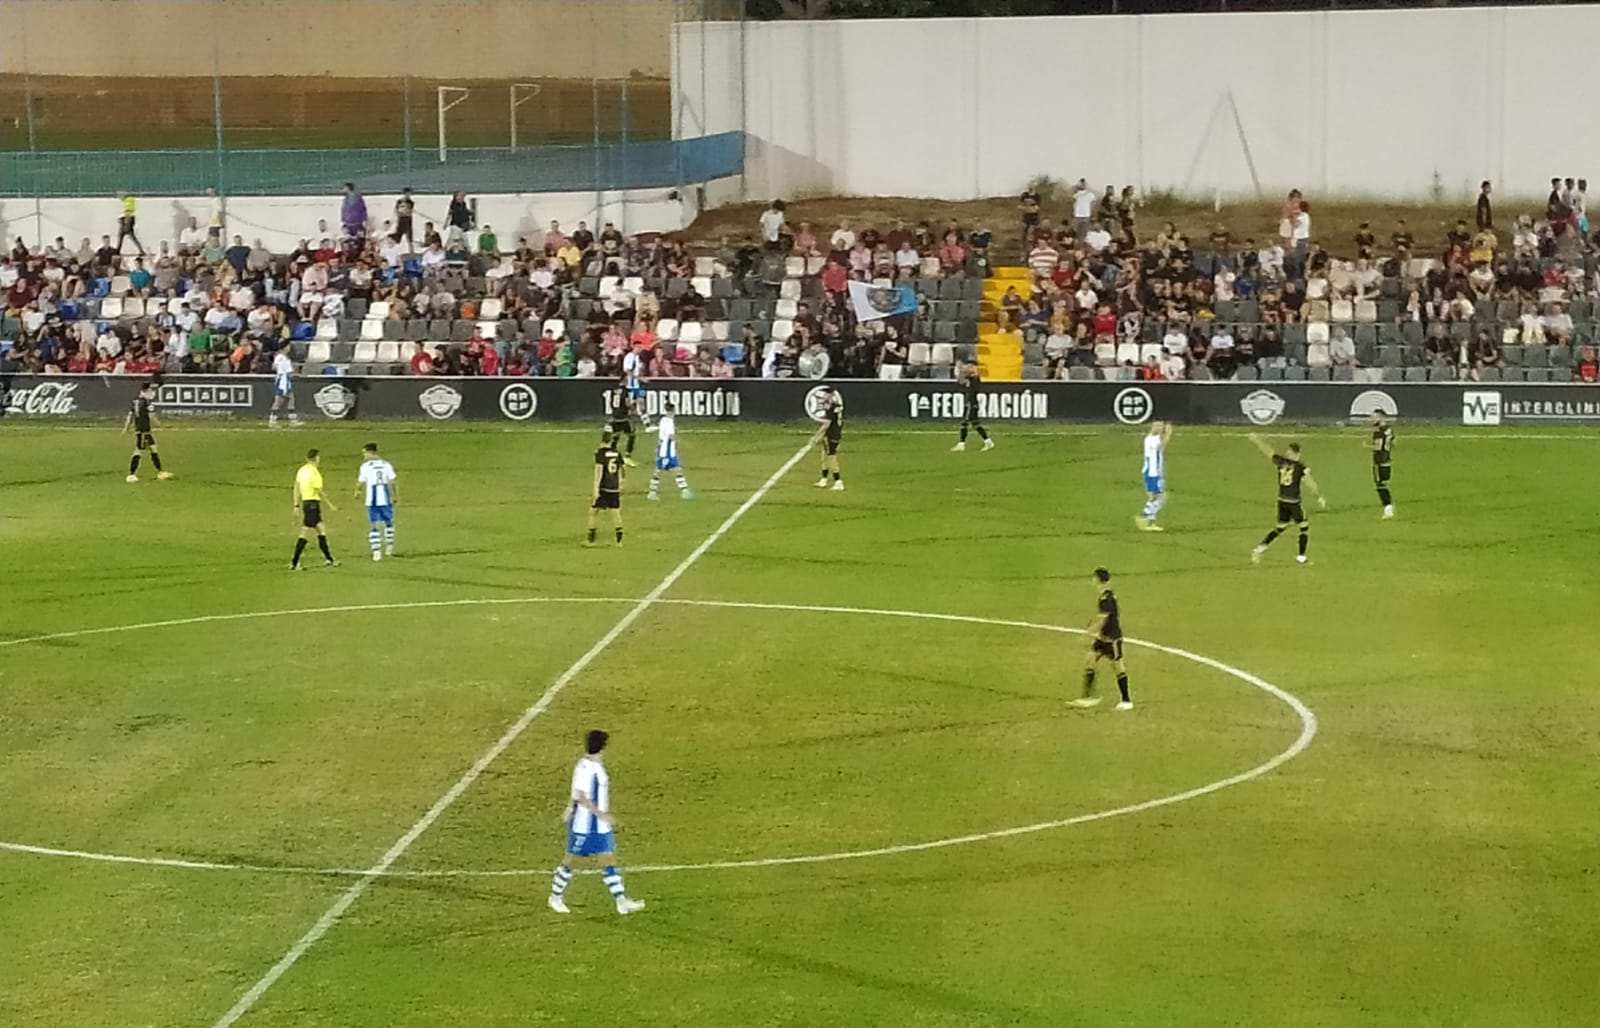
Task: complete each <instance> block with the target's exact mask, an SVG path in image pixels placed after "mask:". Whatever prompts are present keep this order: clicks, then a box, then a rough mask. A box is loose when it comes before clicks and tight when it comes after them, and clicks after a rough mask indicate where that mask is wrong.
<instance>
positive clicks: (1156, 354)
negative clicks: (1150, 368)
mask: <svg viewBox="0 0 1600 1028" xmlns="http://www.w3.org/2000/svg"><path fill="white" fill-rule="evenodd" d="M1152 358H1153V359H1155V360H1160V359H1161V344H1160V343H1140V344H1139V363H1140V364H1143V363H1144V362H1145V361H1148V360H1151V359H1152Z"/></svg>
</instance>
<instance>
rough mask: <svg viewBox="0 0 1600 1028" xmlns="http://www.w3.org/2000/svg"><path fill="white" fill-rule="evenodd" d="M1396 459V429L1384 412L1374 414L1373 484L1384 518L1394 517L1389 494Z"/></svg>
mask: <svg viewBox="0 0 1600 1028" xmlns="http://www.w3.org/2000/svg"><path fill="white" fill-rule="evenodd" d="M1393 457H1394V428H1393V427H1392V426H1390V424H1389V420H1388V419H1387V418H1385V417H1384V416H1383V411H1373V412H1372V484H1373V485H1375V486H1377V487H1378V502H1380V503H1382V504H1383V516H1384V517H1385V518H1392V517H1394V497H1393V496H1392V495H1391V494H1390V493H1389V461H1390V460H1391V459H1392V458H1393Z"/></svg>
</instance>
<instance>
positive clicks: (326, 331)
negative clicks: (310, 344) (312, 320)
mask: <svg viewBox="0 0 1600 1028" xmlns="http://www.w3.org/2000/svg"><path fill="white" fill-rule="evenodd" d="M317 338H318V339H322V340H326V341H327V342H330V343H331V342H333V341H334V340H335V339H338V338H339V322H338V321H336V320H334V319H333V318H321V319H318V321H317Z"/></svg>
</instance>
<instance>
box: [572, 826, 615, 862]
mask: <svg viewBox="0 0 1600 1028" xmlns="http://www.w3.org/2000/svg"><path fill="white" fill-rule="evenodd" d="M616 851H617V844H616V841H615V840H614V839H613V838H612V835H611V833H610V832H573V831H568V832H567V855H568V856H569V857H598V856H601V855H603V854H606V853H615V852H616Z"/></svg>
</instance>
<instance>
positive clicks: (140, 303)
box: [122, 296, 144, 318]
mask: <svg viewBox="0 0 1600 1028" xmlns="http://www.w3.org/2000/svg"><path fill="white" fill-rule="evenodd" d="M122 316H123V317H124V318H142V317H144V300H143V298H141V297H138V296H130V297H128V298H127V299H125V300H123V301H122Z"/></svg>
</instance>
